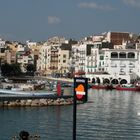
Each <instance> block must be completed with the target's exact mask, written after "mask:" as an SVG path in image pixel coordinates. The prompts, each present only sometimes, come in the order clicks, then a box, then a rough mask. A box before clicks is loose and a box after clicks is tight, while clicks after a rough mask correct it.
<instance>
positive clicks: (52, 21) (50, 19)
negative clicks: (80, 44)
mask: <svg viewBox="0 0 140 140" xmlns="http://www.w3.org/2000/svg"><path fill="white" fill-rule="evenodd" d="M60 22H61V20H60V18H58V17H55V16H48V23H49V24H59V23H60Z"/></svg>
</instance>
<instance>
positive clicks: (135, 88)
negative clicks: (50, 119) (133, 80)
mask: <svg viewBox="0 0 140 140" xmlns="http://www.w3.org/2000/svg"><path fill="white" fill-rule="evenodd" d="M115 89H116V90H126V91H140V86H135V85H133V84H123V85H117V86H116V87H115Z"/></svg>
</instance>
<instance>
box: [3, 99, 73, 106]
mask: <svg viewBox="0 0 140 140" xmlns="http://www.w3.org/2000/svg"><path fill="white" fill-rule="evenodd" d="M71 104H73V98H66V99H64V98H57V99H24V100H23V99H22V100H19V99H18V100H15V101H0V107H41V106H54V105H71Z"/></svg>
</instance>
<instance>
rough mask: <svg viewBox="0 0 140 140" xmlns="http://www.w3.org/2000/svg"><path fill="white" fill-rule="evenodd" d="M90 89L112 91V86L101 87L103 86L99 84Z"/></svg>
mask: <svg viewBox="0 0 140 140" xmlns="http://www.w3.org/2000/svg"><path fill="white" fill-rule="evenodd" d="M92 89H98V90H99V89H105V90H112V89H114V87H113V85H108V84H107V85H103V84H99V85H96V84H95V85H92Z"/></svg>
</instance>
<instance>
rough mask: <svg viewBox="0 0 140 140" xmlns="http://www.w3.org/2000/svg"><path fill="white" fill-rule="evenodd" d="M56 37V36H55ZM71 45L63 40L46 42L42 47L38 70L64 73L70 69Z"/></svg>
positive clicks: (47, 72) (45, 72) (48, 72)
mask: <svg viewBox="0 0 140 140" xmlns="http://www.w3.org/2000/svg"><path fill="white" fill-rule="evenodd" d="M55 39H56V38H55ZM61 41H62V40H61ZM70 48H71V45H70V44H68V43H64V41H63V43H62V42H56V43H54V42H50V40H49V42H46V43H44V45H43V46H42V47H41V48H40V53H39V59H38V62H37V70H38V71H40V72H41V73H42V74H44V75H46V74H53V73H58V74H64V73H67V72H68V71H69V61H70V50H71V49H70Z"/></svg>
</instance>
